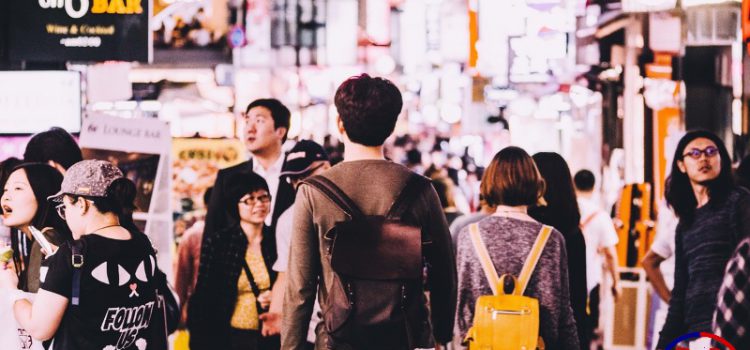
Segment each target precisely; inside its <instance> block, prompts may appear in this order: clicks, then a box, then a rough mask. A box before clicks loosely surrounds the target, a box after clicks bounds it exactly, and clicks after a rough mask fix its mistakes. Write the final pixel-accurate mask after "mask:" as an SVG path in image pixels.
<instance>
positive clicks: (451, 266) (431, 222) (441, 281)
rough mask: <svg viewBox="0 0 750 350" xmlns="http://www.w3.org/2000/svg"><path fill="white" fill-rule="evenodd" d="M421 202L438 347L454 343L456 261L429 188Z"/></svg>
mask: <svg viewBox="0 0 750 350" xmlns="http://www.w3.org/2000/svg"><path fill="white" fill-rule="evenodd" d="M427 187H428V188H427V191H424V195H423V196H422V198H423V199H422V200H423V201H424V202H423V203H424V205H425V208H426V209H427V216H424V217H425V218H429V219H428V220H426V222H425V223H424V224H423V229H424V230H425V232H427V233H428V234H429V237H430V238H431V239H432V244H430V245H428V246H427V247H426V248H425V259H426V260H427V263H428V264H429V265H430V268H429V276H428V281H429V285H428V288H429V290H430V309H431V310H432V312H431V319H432V325H433V335H434V337H435V340H436V341H437V342H439V343H441V344H445V343H448V342H450V341H451V340H452V339H453V322H454V317H453V316H454V315H455V313H456V295H457V292H456V285H457V282H456V280H457V277H456V260H455V258H454V254H453V241H452V239H451V234H450V231H448V222H447V221H446V219H445V215H444V214H443V208H442V206H441V205H440V198H438V195H437V192H435V189H434V188H433V187H432V185H430V186H427Z"/></svg>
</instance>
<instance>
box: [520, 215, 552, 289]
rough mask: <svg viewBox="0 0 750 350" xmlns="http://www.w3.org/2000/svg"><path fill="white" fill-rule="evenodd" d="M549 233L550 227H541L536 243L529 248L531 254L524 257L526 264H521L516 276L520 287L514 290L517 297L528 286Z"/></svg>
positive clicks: (550, 231)
mask: <svg viewBox="0 0 750 350" xmlns="http://www.w3.org/2000/svg"><path fill="white" fill-rule="evenodd" d="M551 233H552V227H551V226H547V225H544V226H542V229H541V231H539V235H538V236H537V237H536V241H534V245H533V246H532V247H531V252H530V253H529V256H527V257H526V262H525V263H524V264H523V268H522V269H521V273H520V274H519V275H518V283H519V286H520V288H517V289H516V291H518V293H519V294H518V295H523V293H524V292H525V291H526V286H527V285H528V284H529V279H531V274H532V273H533V272H534V269H535V268H536V264H537V263H538V262H539V257H541V256H542V251H544V246H545V245H547V240H548V239H549V236H550V234H551Z"/></svg>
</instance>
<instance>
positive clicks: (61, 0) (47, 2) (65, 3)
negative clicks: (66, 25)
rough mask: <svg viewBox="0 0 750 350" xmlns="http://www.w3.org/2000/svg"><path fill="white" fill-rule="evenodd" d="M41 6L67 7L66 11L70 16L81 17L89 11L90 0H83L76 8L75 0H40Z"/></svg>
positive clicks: (45, 7) (48, 7) (46, 7)
mask: <svg viewBox="0 0 750 350" xmlns="http://www.w3.org/2000/svg"><path fill="white" fill-rule="evenodd" d="M39 6H41V7H42V8H43V9H57V8H63V7H65V12H67V13H68V16H70V18H81V17H83V16H84V15H86V13H87V12H89V0H81V4H80V6H79V7H78V9H77V10H76V9H75V8H74V7H73V0H39Z"/></svg>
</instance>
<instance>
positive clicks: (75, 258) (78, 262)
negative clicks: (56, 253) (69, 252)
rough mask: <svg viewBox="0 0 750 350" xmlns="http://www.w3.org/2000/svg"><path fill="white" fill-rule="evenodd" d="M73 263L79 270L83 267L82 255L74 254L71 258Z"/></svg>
mask: <svg viewBox="0 0 750 350" xmlns="http://www.w3.org/2000/svg"><path fill="white" fill-rule="evenodd" d="M70 260H71V263H73V267H75V268H77V269H79V268H81V266H83V255H81V254H73V256H71V258H70Z"/></svg>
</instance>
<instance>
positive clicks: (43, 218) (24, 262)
mask: <svg viewBox="0 0 750 350" xmlns="http://www.w3.org/2000/svg"><path fill="white" fill-rule="evenodd" d="M62 181H63V176H62V174H60V172H58V171H57V170H56V169H55V168H53V167H51V166H49V165H47V164H43V163H25V164H21V165H19V166H17V167H16V168H14V170H12V172H11V173H10V175H9V176H8V179H7V181H6V182H5V187H4V189H3V196H2V199H0V204H2V208H3V223H4V225H6V226H8V227H12V228H13V229H15V230H14V232H12V233H11V247H12V248H13V262H14V265H15V266H14V267H15V270H16V272H17V273H18V279H19V285H18V287H19V288H20V289H21V290H23V291H25V292H30V293H36V292H37V290H38V289H39V285H40V283H39V271H40V267H41V265H42V260H43V255H44V254H43V253H42V248H41V245H40V244H39V242H37V241H36V240H35V239H34V237H33V236H32V235H31V230H30V229H29V227H30V226H33V227H35V228H37V229H39V230H41V231H42V233H43V234H44V235H45V237H46V238H47V240H49V241H50V243H52V244H53V245H56V246H60V245H62V244H63V243H64V242H65V241H68V240H70V239H71V235H70V230H69V229H68V226H67V225H65V222H64V221H63V220H62V219H61V218H60V217H59V216H58V215H57V214H56V213H55V209H54V207H53V206H52V205H51V204H50V203H49V202H48V201H47V197H49V196H51V195H53V194H55V193H57V191H59V190H60V184H61V183H62ZM47 253H51V252H47Z"/></svg>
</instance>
